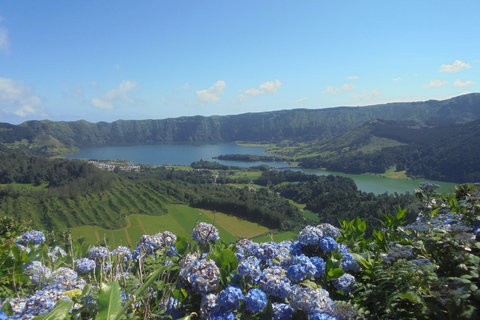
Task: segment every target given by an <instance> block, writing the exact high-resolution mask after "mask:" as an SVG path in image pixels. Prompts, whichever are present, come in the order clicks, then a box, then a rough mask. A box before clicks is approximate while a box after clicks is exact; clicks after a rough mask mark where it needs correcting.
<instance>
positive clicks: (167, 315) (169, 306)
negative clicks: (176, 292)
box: [160, 297, 183, 320]
mask: <svg viewBox="0 0 480 320" xmlns="http://www.w3.org/2000/svg"><path fill="white" fill-rule="evenodd" d="M161 307H162V308H164V309H165V311H164V312H163V313H162V315H161V316H160V319H165V320H167V319H179V318H180V317H181V316H182V315H183V314H182V310H181V308H182V304H181V303H180V301H178V300H177V299H175V298H172V297H170V298H168V300H167V301H166V302H164V303H163V304H162V305H161Z"/></svg>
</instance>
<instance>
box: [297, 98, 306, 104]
mask: <svg viewBox="0 0 480 320" xmlns="http://www.w3.org/2000/svg"><path fill="white" fill-rule="evenodd" d="M307 100H308V97H303V98H301V99H298V100H297V101H295V102H297V103H302V102H304V101H307Z"/></svg>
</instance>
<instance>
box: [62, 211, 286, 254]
mask: <svg viewBox="0 0 480 320" xmlns="http://www.w3.org/2000/svg"><path fill="white" fill-rule="evenodd" d="M166 207H167V211H168V213H167V214H165V215H162V216H150V215H143V214H132V215H129V216H128V217H126V227H124V228H121V229H116V230H107V229H104V228H101V227H98V226H81V227H74V228H73V229H72V237H73V238H74V239H77V238H79V237H85V240H86V243H88V244H96V243H98V242H103V241H104V240H106V241H107V242H108V244H109V246H110V247H112V248H114V247H117V246H119V245H123V246H127V247H130V248H132V249H133V248H135V246H136V243H137V242H138V240H139V239H140V237H141V236H142V235H144V234H150V235H153V234H155V233H157V232H163V231H171V232H173V233H174V234H176V235H177V236H181V237H185V238H188V237H189V236H190V234H191V232H192V229H193V227H194V226H195V224H196V223H197V222H207V223H211V224H214V225H215V226H216V227H217V228H218V230H219V233H220V239H222V240H223V241H225V242H227V243H228V242H235V241H237V240H239V239H242V238H249V239H253V238H255V241H258V240H257V239H256V237H259V236H263V237H265V239H267V240H265V241H270V240H271V237H270V236H269V234H270V233H272V232H273V230H270V229H268V228H266V227H263V226H261V225H259V224H256V223H252V222H249V221H246V220H241V219H239V218H237V217H234V216H230V215H226V214H224V213H220V212H212V211H209V210H203V209H196V208H192V207H189V206H186V205H177V204H170V205H167V206H166ZM282 235H283V233H282ZM292 235H293V233H291V235H289V238H291V237H292ZM276 236H277V235H275V236H274V238H275V237H276ZM279 236H280V235H279ZM263 237H262V238H263ZM262 241H263V240H262ZM280 241H281V240H280Z"/></svg>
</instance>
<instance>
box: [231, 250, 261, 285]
mask: <svg viewBox="0 0 480 320" xmlns="http://www.w3.org/2000/svg"><path fill="white" fill-rule="evenodd" d="M237 271H238V274H239V275H241V276H242V277H245V278H251V279H252V280H253V282H254V283H257V282H258V281H259V280H260V276H261V275H262V271H261V270H260V260H258V258H257V257H254V256H249V257H247V259H245V260H243V261H242V262H240V263H239V264H238V267H237Z"/></svg>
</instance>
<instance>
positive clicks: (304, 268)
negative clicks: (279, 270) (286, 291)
mask: <svg viewBox="0 0 480 320" xmlns="http://www.w3.org/2000/svg"><path fill="white" fill-rule="evenodd" d="M284 266H285V268H287V274H288V277H289V278H290V279H291V280H293V281H295V282H299V281H302V280H305V278H306V277H307V274H310V275H314V274H316V273H317V268H316V267H315V265H314V264H313V263H312V262H311V261H310V258H309V257H307V256H306V255H304V254H301V255H299V256H291V257H290V259H286V260H285V261H284Z"/></svg>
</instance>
